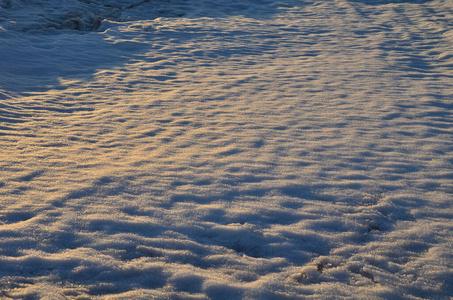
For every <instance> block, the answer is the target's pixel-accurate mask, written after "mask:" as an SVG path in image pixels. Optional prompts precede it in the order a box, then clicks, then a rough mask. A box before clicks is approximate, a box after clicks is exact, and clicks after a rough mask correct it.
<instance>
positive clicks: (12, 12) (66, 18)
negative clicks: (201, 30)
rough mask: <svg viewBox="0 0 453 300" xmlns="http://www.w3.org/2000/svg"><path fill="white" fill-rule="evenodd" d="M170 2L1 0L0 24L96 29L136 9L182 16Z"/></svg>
mask: <svg viewBox="0 0 453 300" xmlns="http://www.w3.org/2000/svg"><path fill="white" fill-rule="evenodd" d="M169 5H170V3H169V2H168V1H161V0H153V1H150V0H136V1H128V0H110V1H96V0H68V1H58V0H50V1H37V0H2V1H0V26H2V27H3V28H5V29H10V30H17V31H25V32H29V31H36V30H45V29H56V30H76V31H81V32H87V31H96V30H99V28H100V26H101V23H102V21H103V20H111V21H125V20H129V19H134V15H135V17H137V16H136V14H137V11H141V12H143V11H146V14H147V17H148V18H153V17H159V16H181V15H183V13H181V12H177V11H176V12H174V11H172V10H171V9H169ZM24 12H26V13H24ZM135 19H137V18H135Z"/></svg>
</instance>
